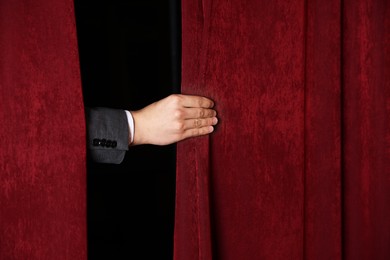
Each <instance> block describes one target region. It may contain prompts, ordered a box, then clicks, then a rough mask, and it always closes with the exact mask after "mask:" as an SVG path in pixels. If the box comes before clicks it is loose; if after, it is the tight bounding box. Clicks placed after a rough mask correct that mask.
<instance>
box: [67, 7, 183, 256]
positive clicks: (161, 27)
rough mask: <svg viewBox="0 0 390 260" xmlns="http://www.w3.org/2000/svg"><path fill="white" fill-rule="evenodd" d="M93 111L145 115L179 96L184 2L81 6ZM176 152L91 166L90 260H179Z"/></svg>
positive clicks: (134, 153)
mask: <svg viewBox="0 0 390 260" xmlns="http://www.w3.org/2000/svg"><path fill="white" fill-rule="evenodd" d="M75 8H76V22H77V33H78V42H79V52H80V66H81V76H82V84H83V93H84V101H85V105H86V106H90V107H92V106H103V107H112V108H121V109H128V110H137V109H140V108H142V107H144V106H146V105H148V104H150V103H152V102H154V101H157V100H159V99H161V98H164V97H166V96H168V95H169V94H171V93H177V92H178V91H179V84H180V83H179V82H180V71H179V68H180V57H179V55H180V41H179V39H180V11H179V10H180V6H179V1H178V0H129V1H119V0H117V1H92V0H75ZM175 150H176V147H175V145H169V146H164V147H159V146H150V145H144V146H137V147H131V148H130V150H129V151H128V152H127V154H126V157H125V160H124V162H123V163H122V164H120V165H109V164H96V163H93V162H91V161H89V162H88V175H87V179H88V186H87V197H88V201H87V205H88V206H87V210H88V212H87V214H88V259H90V260H93V259H159V260H164V259H172V257H173V226H174V205H175V163H176V162H175V158H176V155H175Z"/></svg>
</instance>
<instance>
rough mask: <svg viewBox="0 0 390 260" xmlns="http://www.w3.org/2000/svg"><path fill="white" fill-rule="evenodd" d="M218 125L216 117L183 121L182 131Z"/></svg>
mask: <svg viewBox="0 0 390 260" xmlns="http://www.w3.org/2000/svg"><path fill="white" fill-rule="evenodd" d="M217 123H218V119H217V118H216V117H212V118H204V119H199V118H197V119H187V120H185V121H184V130H187V129H191V128H202V127H205V126H212V125H216V124H217Z"/></svg>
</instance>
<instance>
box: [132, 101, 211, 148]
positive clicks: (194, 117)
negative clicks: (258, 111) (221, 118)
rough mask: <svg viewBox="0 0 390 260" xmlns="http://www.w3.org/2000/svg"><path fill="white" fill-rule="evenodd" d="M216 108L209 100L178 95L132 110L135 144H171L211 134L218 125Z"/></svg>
mask: <svg viewBox="0 0 390 260" xmlns="http://www.w3.org/2000/svg"><path fill="white" fill-rule="evenodd" d="M213 106H214V102H213V101H212V100H210V99H208V98H205V97H200V96H190V95H179V94H174V95H170V96H168V97H166V98H164V99H162V100H160V101H157V102H155V103H153V104H151V105H149V106H147V107H145V108H143V109H141V110H138V111H132V112H131V113H132V115H133V118H134V128H135V131H134V141H133V143H132V144H131V145H139V144H154V145H168V144H172V143H175V142H178V141H181V140H184V139H187V138H190V137H196V136H201V135H207V134H210V133H211V132H213V131H214V127H213V126H214V125H216V124H217V122H218V119H217V117H216V115H217V112H216V111H215V110H214V109H212V108H213Z"/></svg>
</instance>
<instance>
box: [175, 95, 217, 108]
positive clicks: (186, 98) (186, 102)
mask: <svg viewBox="0 0 390 260" xmlns="http://www.w3.org/2000/svg"><path fill="white" fill-rule="evenodd" d="M181 97H182V100H183V102H182V105H183V106H184V107H202V108H212V107H213V106H214V101H212V100H211V99H209V98H206V97H201V96H191V95H181Z"/></svg>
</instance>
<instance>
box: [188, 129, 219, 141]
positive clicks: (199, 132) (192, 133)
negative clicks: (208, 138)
mask: <svg viewBox="0 0 390 260" xmlns="http://www.w3.org/2000/svg"><path fill="white" fill-rule="evenodd" d="M213 131H214V127H213V126H205V127H201V128H194V129H188V130H187V131H185V132H184V134H183V139H187V138H191V137H196V136H202V135H207V134H210V133H212V132H213Z"/></svg>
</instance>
